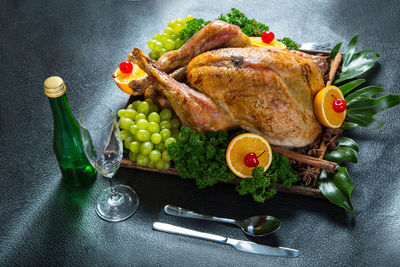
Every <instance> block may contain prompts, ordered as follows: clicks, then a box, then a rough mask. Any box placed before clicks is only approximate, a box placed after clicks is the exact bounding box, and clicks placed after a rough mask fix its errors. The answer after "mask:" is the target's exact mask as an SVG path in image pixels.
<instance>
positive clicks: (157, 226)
mask: <svg viewBox="0 0 400 267" xmlns="http://www.w3.org/2000/svg"><path fill="white" fill-rule="evenodd" d="M153 229H154V230H157V231H161V232H166V233H171V234H178V235H183V236H189V237H196V238H200V239H205V240H208V241H214V242H217V243H221V244H226V245H230V246H232V247H234V248H236V249H237V250H240V251H244V252H249V253H254V254H261V255H267V256H281V257H291V258H294V257H298V256H299V254H300V253H299V251H298V250H296V249H291V248H285V247H269V246H265V245H260V244H257V243H254V242H250V241H243V240H236V239H233V238H228V237H224V236H219V235H214V234H209V233H203V232H198V231H194V230H190V229H187V228H183V227H179V226H175V225H171V224H168V223H160V222H155V223H153Z"/></svg>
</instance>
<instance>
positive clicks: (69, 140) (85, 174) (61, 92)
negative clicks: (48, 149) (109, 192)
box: [44, 76, 97, 189]
mask: <svg viewBox="0 0 400 267" xmlns="http://www.w3.org/2000/svg"><path fill="white" fill-rule="evenodd" d="M65 91H66V88H65V84H64V81H63V80H62V79H61V78H60V77H57V76H52V77H49V78H47V79H46V80H45V81H44V92H45V94H46V95H47V96H48V97H49V101H50V106H51V110H52V111H53V120H54V139H53V148H54V152H55V154H56V157H57V161H58V165H59V167H60V170H61V174H62V180H63V182H64V183H65V184H66V185H67V187H69V188H71V189H84V188H88V187H89V186H90V185H91V184H92V183H93V182H94V180H95V179H96V174H97V173H96V169H95V168H93V167H92V165H90V162H89V160H88V159H87V157H86V155H85V152H84V150H83V146H82V140H81V134H80V130H79V124H78V122H77V121H76V119H75V117H74V115H73V114H72V112H71V109H70V107H69V104H68V100H67V97H66V95H65Z"/></svg>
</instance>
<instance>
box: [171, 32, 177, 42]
mask: <svg viewBox="0 0 400 267" xmlns="http://www.w3.org/2000/svg"><path fill="white" fill-rule="evenodd" d="M169 39H171V40H172V41H175V40H176V39H178V35H177V34H175V33H172V34H170V35H169Z"/></svg>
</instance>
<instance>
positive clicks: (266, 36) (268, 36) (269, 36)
mask: <svg viewBox="0 0 400 267" xmlns="http://www.w3.org/2000/svg"><path fill="white" fill-rule="evenodd" d="M254 29H256V31H257V32H258V34H259V35H261V40H262V41H263V42H264V43H266V44H269V43H270V42H272V41H273V40H274V39H275V34H274V33H273V32H269V31H265V32H263V33H261V32H260V31H259V30H258V29H257V27H256V22H255V21H254Z"/></svg>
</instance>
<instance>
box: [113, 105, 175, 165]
mask: <svg viewBox="0 0 400 267" xmlns="http://www.w3.org/2000/svg"><path fill="white" fill-rule="evenodd" d="M118 116H119V117H120V120H119V128H120V129H121V137H122V140H123V142H124V147H125V148H126V149H127V150H129V151H130V152H129V159H130V160H131V161H133V162H137V164H138V165H141V166H148V167H150V168H157V169H168V168H169V167H170V165H171V162H170V161H171V157H170V156H169V155H168V150H167V147H168V145H169V144H171V143H173V142H176V140H177V139H178V136H179V121H178V120H177V119H173V118H172V112H171V110H169V109H163V110H162V111H161V112H160V113H159V112H158V106H157V105H155V104H153V101H152V100H151V99H146V100H145V101H140V100H137V101H135V102H133V103H132V104H130V105H129V106H128V107H127V109H120V110H119V111H118Z"/></svg>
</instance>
